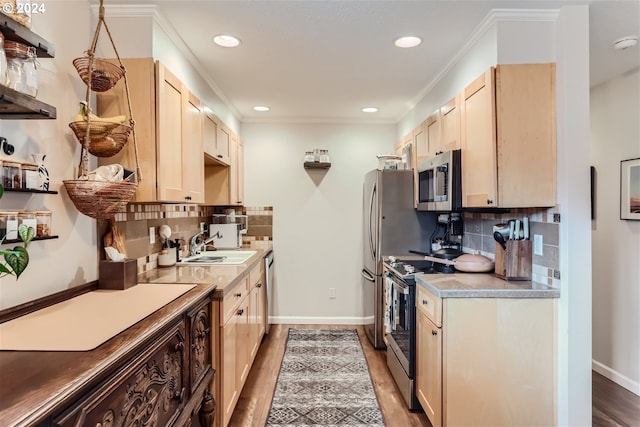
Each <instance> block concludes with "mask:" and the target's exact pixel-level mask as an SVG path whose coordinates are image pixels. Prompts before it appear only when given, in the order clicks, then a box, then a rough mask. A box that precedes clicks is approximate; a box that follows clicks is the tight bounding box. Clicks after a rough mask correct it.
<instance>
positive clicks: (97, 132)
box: [69, 121, 132, 157]
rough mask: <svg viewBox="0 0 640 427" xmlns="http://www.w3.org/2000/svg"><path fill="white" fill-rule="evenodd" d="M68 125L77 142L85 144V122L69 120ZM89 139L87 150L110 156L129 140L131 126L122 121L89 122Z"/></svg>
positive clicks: (99, 155)
mask: <svg viewBox="0 0 640 427" xmlns="http://www.w3.org/2000/svg"><path fill="white" fill-rule="evenodd" d="M69 127H70V128H71V129H72V130H73V133H74V134H75V135H76V138H77V139H78V142H79V143H80V144H82V145H84V144H85V138H86V136H87V122H85V121H81V122H71V123H69ZM88 127H89V141H88V147H87V150H88V151H89V153H91V154H93V155H94V156H97V157H111V156H114V155H116V154H118V152H120V150H122V147H124V146H125V144H126V143H127V141H128V140H129V134H130V133H131V130H132V128H131V126H127V125H125V124H123V123H111V122H98V121H93V122H90V123H89V126H88Z"/></svg>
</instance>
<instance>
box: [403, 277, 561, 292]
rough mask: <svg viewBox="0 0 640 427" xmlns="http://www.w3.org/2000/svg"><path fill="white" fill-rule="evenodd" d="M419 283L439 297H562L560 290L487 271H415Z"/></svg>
mask: <svg viewBox="0 0 640 427" xmlns="http://www.w3.org/2000/svg"><path fill="white" fill-rule="evenodd" d="M415 278H416V283H417V284H418V285H420V286H423V287H424V288H426V289H427V290H428V291H429V292H431V293H432V294H434V295H436V296H437V297H440V298H559V297H560V290H559V289H555V288H552V287H550V286H547V285H544V284H542V283H537V282H531V281H506V280H503V279H500V278H498V277H496V276H494V275H492V274H487V273H453V274H416V276H415Z"/></svg>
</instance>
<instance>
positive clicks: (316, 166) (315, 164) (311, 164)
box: [304, 162, 331, 169]
mask: <svg viewBox="0 0 640 427" xmlns="http://www.w3.org/2000/svg"><path fill="white" fill-rule="evenodd" d="M330 167H331V163H323V162H304V168H305V169H329V168H330Z"/></svg>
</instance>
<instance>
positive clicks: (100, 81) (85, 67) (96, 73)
mask: <svg viewBox="0 0 640 427" xmlns="http://www.w3.org/2000/svg"><path fill="white" fill-rule="evenodd" d="M90 62H91V58H90V57H88V56H82V57H80V58H76V59H74V60H73V66H74V67H76V70H77V71H78V74H79V75H80V78H81V79H82V81H83V82H84V83H85V84H86V85H89V66H90V65H91V68H93V71H91V90H93V91H95V92H106V91H108V90H109V89H111V88H113V87H114V86H115V85H116V83H118V80H120V79H121V78H122V76H124V70H123V69H122V67H119V66H117V65H116V64H113V63H111V62H109V61H105V60H104V59H99V58H93V63H92V64H90Z"/></svg>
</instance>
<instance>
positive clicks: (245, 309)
mask: <svg viewBox="0 0 640 427" xmlns="http://www.w3.org/2000/svg"><path fill="white" fill-rule="evenodd" d="M250 304H251V298H250V295H249V296H248V297H247V298H245V299H244V301H243V302H242V304H240V308H239V309H238V315H237V329H236V387H237V388H238V393H239V392H240V391H241V390H242V386H243V385H244V382H245V381H246V379H247V375H249V368H250V367H251V361H250V358H249V356H250V354H251V348H252V345H251V324H250V323H249V315H250V313H251V308H250Z"/></svg>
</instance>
